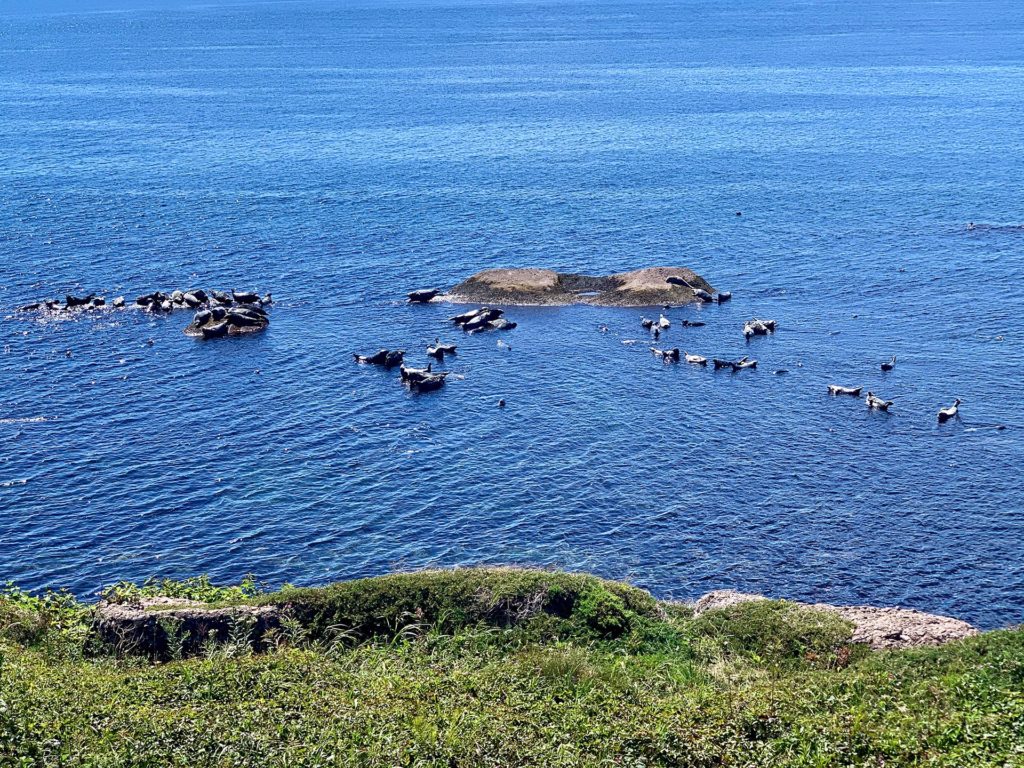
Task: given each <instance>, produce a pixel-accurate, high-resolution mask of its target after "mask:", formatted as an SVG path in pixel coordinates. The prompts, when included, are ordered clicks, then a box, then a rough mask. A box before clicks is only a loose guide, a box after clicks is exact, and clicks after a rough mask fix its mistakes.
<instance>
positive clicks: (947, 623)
mask: <svg viewBox="0 0 1024 768" xmlns="http://www.w3.org/2000/svg"><path fill="white" fill-rule="evenodd" d="M767 599H768V598H766V597H765V596H764V595H755V594H749V593H746V592H737V591H735V590H732V589H720V590H716V591H714V592H708V593H707V594H706V595H704V596H703V597H702V598H700V600H698V601H697V602H696V603H695V604H694V606H693V612H694V615H695V616H700V615H702V614H705V613H707V612H708V611H716V610H721V609H723V608H729V607H730V606H733V605H739V604H740V603H749V602H752V601H757V600H767ZM798 605H805V606H806V607H808V608H815V609H817V610H821V611H830V612H832V613H836V614H838V615H839V616H841V617H842V618H844V619H846V620H847V621H849V622H852V623H853V625H854V630H853V637H852V638H851V639H852V641H853V642H854V643H864V644H865V645H868V646H870V647H871V648H873V649H874V650H883V649H887V648H914V647H917V646H922V645H943V644H944V643H949V642H952V641H953V640H962V639H963V638H965V637H972V636H973V635H977V634H978V630H977V629H976V628H974V627H972V626H971V625H970V624H968V623H967V622H966V621H961V620H960V619H953V618H950V617H948V616H938V615H935V614H932V613H923V612H921V611H915V610H911V609H909V608H877V607H874V606H869V605H851V606H842V605H827V604H825V603H814V604H803V603H798Z"/></svg>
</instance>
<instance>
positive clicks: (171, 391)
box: [0, 0, 1024, 627]
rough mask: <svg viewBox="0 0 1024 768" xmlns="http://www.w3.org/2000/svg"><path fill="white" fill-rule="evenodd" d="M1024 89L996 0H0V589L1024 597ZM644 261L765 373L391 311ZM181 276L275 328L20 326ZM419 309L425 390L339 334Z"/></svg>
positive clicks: (572, 315) (689, 335) (931, 600)
mask: <svg viewBox="0 0 1024 768" xmlns="http://www.w3.org/2000/svg"><path fill="white" fill-rule="evenodd" d="M1022 93H1024V5H1021V4H1020V3H1018V2H1014V1H1013V0H983V1H982V2H966V1H964V2H956V1H948V2H906V1H905V0H866V1H865V2H860V3H848V2H842V1H840V0H821V1H820V2H806V0H769V1H768V2H745V1H743V0H741V1H740V2H734V3H718V2H711V1H710V0H679V1H676V2H668V1H667V0H652V1H651V2H622V1H621V0H603V1H599V2H588V3H578V2H543V1H541V2H491V1H487V0H416V1H410V2H359V1H358V0H357V1H356V2H326V1H323V0H310V1H300V2H259V3H257V2H232V3H223V2H217V1H216V0H214V1H213V2H204V3H194V2H192V3H185V2H177V3H176V2H173V0H165V1H164V2H160V0H145V1H143V0H138V1H137V2H129V0H103V2H100V1H99V0H94V1H93V2H75V3H71V2H61V1H59V0H44V1H43V2H36V1H35V0H33V2H31V3H30V2H27V1H26V2H21V0H13V1H12V0H5V2H3V3H0V317H2V320H0V343H2V350H0V580H2V579H12V580H14V581H16V582H18V583H20V584H22V585H24V586H27V587H31V588H42V587H45V586H52V587H69V588H71V589H73V590H74V591H76V592H77V593H79V594H81V595H85V596H88V595H92V594H95V592H96V591H97V590H98V589H99V588H100V587H101V585H103V584H106V583H110V582H112V581H115V580H118V579H143V578H146V577H147V576H151V575H168V576H185V575H192V574H195V573H199V572H208V573H210V574H211V575H212V576H214V577H215V578H216V579H221V580H227V579H238V578H239V577H241V576H242V575H243V574H245V573H247V572H252V573H254V574H256V575H257V576H258V577H260V578H262V579H265V580H267V581H268V582H270V583H272V584H276V583H280V582H282V581H290V582H293V583H321V582H324V581H327V580H333V579H343V578H350V577H355V576H362V575H370V574H379V573H383V572H388V571H391V570H395V569H404V568H413V567H421V566H450V565H456V564H466V563H519V564H534V565H550V566H558V567H563V568H574V569H585V570H589V571H593V572H597V573H600V574H603V575H607V576H610V577H614V578H623V579H629V580H631V581H633V582H634V583H636V584H638V585H640V586H643V587H646V588H649V589H651V590H653V591H654V592H655V593H656V594H658V595H660V596H665V597H676V598H691V597H694V596H697V595H699V594H701V593H703V592H704V591H707V590H708V589H711V588H716V587H726V586H728V587H736V588H739V589H744V590H754V591H761V592H765V593H768V594H771V595H776V596H786V597H791V598H797V599H814V600H827V601H833V602H852V603H857V602H869V603H874V604H902V605H907V606H913V607H918V608H921V609H926V610H932V611H939V612H945V613H949V614H953V615H957V616H961V617H963V618H966V619H968V620H971V621H973V622H977V623H979V624H980V625H982V626H986V627H994V626H1002V625H1005V624H1009V623H1014V622H1021V621H1024V554H1022V546H1021V545H1022V542H1024V479H1022V473H1021V467H1022V466H1024V417H1022V416H1021V413H1020V409H1021V407H1022V400H1024V399H1022V397H1021V395H1022V385H1021V381H1022V379H1024V357H1022V355H1021V350H1022V340H1024V331H1022V329H1021V323H1020V310H1021V306H1022V301H1024V210H1022V205H1024V191H1022V186H1021V179H1022V178H1024V153H1022V152H1021V148H1022V144H1024V100H1022V98H1021V94H1022ZM738 211H740V212H742V216H737V215H736V213H737V212H738ZM968 222H975V223H976V224H977V225H978V226H976V227H975V228H974V229H968V228H967V223H968ZM656 264H676V265H685V266H690V267H692V268H694V269H695V270H696V271H698V272H699V273H701V274H702V275H704V276H705V277H706V278H707V279H708V280H709V281H710V282H711V283H712V284H713V285H715V286H716V287H717V288H719V289H721V290H731V291H733V293H734V299H733V301H732V302H731V303H729V304H724V305H722V306H714V307H707V308H704V309H698V308H685V309H677V310H673V311H671V312H669V313H668V315H669V317H670V318H672V319H673V320H674V321H676V322H675V323H674V327H673V328H672V330H670V331H669V332H668V333H667V335H666V337H665V338H664V339H663V340H662V343H663V344H664V345H668V346H677V345H678V346H680V347H682V348H683V349H685V350H687V351H690V352H698V353H702V354H705V355H708V356H709V357H710V356H712V355H717V356H731V357H737V356H740V355H743V354H750V355H751V356H753V357H756V358H757V359H758V360H759V365H758V369H757V370H756V371H744V372H742V373H739V374H736V375H732V374H725V373H718V374H716V373H714V372H712V371H711V370H705V369H700V368H697V367H695V366H688V365H685V364H684V365H663V364H662V363H660V362H658V361H657V360H655V359H654V358H653V356H652V355H651V354H650V353H649V352H648V351H647V347H648V345H649V340H648V338H647V337H646V336H645V334H644V332H643V331H642V329H641V328H640V327H639V322H638V320H639V317H640V315H641V312H640V311H638V310H629V309H601V308H594V307H572V308H513V309H509V311H508V315H509V317H510V318H511V319H513V320H516V321H517V322H518V323H519V327H518V328H517V329H516V330H515V331H512V332H510V333H507V334H504V335H501V336H497V335H494V334H491V335H473V336H464V335H463V334H461V333H458V332H456V331H455V330H454V329H452V328H451V327H450V325H449V324H448V323H447V322H446V318H447V317H448V316H449V315H451V314H453V313H454V311H455V309H454V308H453V307H451V306H445V305H431V306H423V307H419V306H417V307H410V306H407V305H406V304H405V303H404V302H403V301H402V299H403V294H404V292H405V291H407V290H410V289H413V288H417V287H423V286H429V285H437V286H440V287H448V286H451V285H453V284H454V283H455V282H457V281H458V280H460V279H462V278H463V277H465V276H466V275H468V274H470V273H472V272H475V271H477V270H479V269H482V268H485V267H496V266H522V265H533V266H542V267H550V268H555V269H559V270H565V271H580V272H586V273H591V274H599V273H608V272H613V271H620V270H626V269H632V268H635V267H640V266H648V265H656ZM190 286H205V287H213V288H231V287H236V288H240V289H241V288H256V289H259V290H272V291H273V293H274V296H275V298H276V300H277V303H276V305H275V308H274V310H273V315H272V318H273V319H272V325H271V327H270V329H269V330H268V331H267V332H266V333H265V334H263V335H260V336H256V337H247V338H238V339H232V340H229V341H224V342H214V343H202V342H197V341H195V340H194V339H191V338H187V337H185V336H184V335H183V334H182V332H181V331H182V328H183V326H184V325H185V324H186V322H187V320H188V318H187V316H186V315H183V314H177V315H175V316H173V317H156V318H155V317H151V316H148V315H143V314H141V313H137V312H123V313H113V312H104V313H96V314H95V315H94V316H90V317H82V318H79V319H76V320H73V321H63V320H52V321H48V322H40V321H39V320H37V319H34V318H32V317H28V316H25V315H24V314H20V313H15V312H14V311H13V310H14V307H16V306H18V305H20V304H23V303H25V302H28V301H31V300H36V299H39V298H43V297H48V296H62V295H63V294H64V293H66V292H90V291H95V292H99V293H103V294H105V295H106V296H107V298H108V299H110V298H112V297H113V296H116V295H119V294H125V295H127V296H128V297H129V298H132V297H134V296H135V295H137V294H141V293H144V292H148V291H151V290H155V289H162V290H170V289H173V288H187V287H190ZM753 316H761V317H772V318H776V319H777V320H778V322H779V332H778V333H777V334H776V335H774V336H773V337H769V338H759V339H755V340H753V341H752V342H750V343H749V344H745V343H744V340H743V338H742V336H741V333H740V329H741V326H742V324H743V321H744V320H746V319H748V318H750V317H753ZM684 318H690V319H695V318H700V319H701V320H703V321H705V322H706V323H707V325H706V326H705V327H702V328H691V329H684V328H681V327H679V325H680V323H679V321H681V320H682V319H684ZM601 324H606V325H607V326H608V329H609V330H608V332H607V333H600V332H599V331H598V327H599V326H600V325H601ZM435 336H441V337H443V338H445V339H447V340H450V341H455V342H457V343H458V344H459V355H458V357H457V358H454V359H453V360H451V361H450V362H449V363H448V367H449V368H450V369H451V370H452V371H453V372H454V373H455V375H454V376H453V377H452V379H451V380H450V382H449V384H448V386H447V387H446V388H445V389H444V390H443V391H441V392H437V393H432V394H429V395H421V396H415V395H412V394H410V393H409V392H407V391H406V390H405V389H404V388H403V387H402V386H401V385H400V384H399V383H398V382H397V380H396V379H397V373H385V372H383V371H381V370H378V369H372V368H367V367H361V366H356V365H355V364H354V363H353V361H352V358H351V353H352V352H353V351H357V350H359V351H372V350H376V349H378V348H379V347H397V346H402V347H405V348H406V349H408V350H410V360H411V361H412V362H413V363H417V362H419V361H422V362H425V360H426V359H425V357H424V356H423V354H422V348H423V347H424V346H425V344H426V343H427V342H428V341H430V340H432V339H433V338H434V337H435ZM149 340H152V342H153V343H152V345H150V344H149V343H148V341H149ZM499 341H501V342H504V344H499ZM633 342H635V343H633ZM69 353H70V356H69ZM891 354H895V355H897V357H898V364H897V367H896V370H895V371H893V372H892V373H889V374H883V373H882V372H881V371H880V370H879V363H880V362H881V361H882V360H884V359H887V358H888V357H889V355H891ZM780 369H785V370H788V373H786V374H780V375H775V374H774V373H773V371H776V370H780ZM829 383H839V384H847V385H863V386H864V387H865V388H866V389H873V390H874V391H876V392H878V393H879V394H881V395H883V396H885V397H886V398H890V399H893V400H894V401H895V405H894V406H893V409H892V412H891V413H890V414H888V415H886V414H880V413H870V412H868V411H867V409H866V408H865V407H864V404H863V402H862V401H860V400H855V399H853V398H849V399H845V398H840V399H837V398H831V397H829V396H828V394H827V393H826V385H827V384H829ZM499 397H501V398H505V399H506V400H507V402H508V406H507V408H505V409H503V410H499V409H498V408H496V401H497V399H498V398H499ZM955 397H960V398H962V399H963V401H964V402H963V406H962V411H961V413H962V418H961V419H960V420H959V421H956V422H951V423H949V424H946V425H942V426H939V425H937V424H936V417H935V414H936V411H937V410H938V408H940V407H943V406H946V405H948V404H949V403H950V402H951V401H952V400H953V398H955ZM995 425H1006V427H1007V429H1005V430H996V429H994V428H993V427H994V426H995Z"/></svg>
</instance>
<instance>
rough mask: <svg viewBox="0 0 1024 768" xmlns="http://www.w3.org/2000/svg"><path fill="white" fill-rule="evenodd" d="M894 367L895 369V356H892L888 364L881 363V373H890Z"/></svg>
mask: <svg viewBox="0 0 1024 768" xmlns="http://www.w3.org/2000/svg"><path fill="white" fill-rule="evenodd" d="M895 367H896V355H893V356H892V360H890V361H889V362H888V363H882V370H883V371H891V370H892V369H893V368H895Z"/></svg>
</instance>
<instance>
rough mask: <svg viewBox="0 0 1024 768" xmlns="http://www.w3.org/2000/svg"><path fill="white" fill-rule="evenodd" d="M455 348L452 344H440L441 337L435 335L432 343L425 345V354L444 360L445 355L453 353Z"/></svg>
mask: <svg viewBox="0 0 1024 768" xmlns="http://www.w3.org/2000/svg"><path fill="white" fill-rule="evenodd" d="M456 349H457V347H456V346H455V345H454V344H442V343H441V339H439V338H437V337H435V338H434V343H433V344H432V345H431V346H428V347H427V354H428V355H429V356H430V357H432V358H434V359H435V360H444V356H445V355H454V354H455V350H456Z"/></svg>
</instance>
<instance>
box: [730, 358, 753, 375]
mask: <svg viewBox="0 0 1024 768" xmlns="http://www.w3.org/2000/svg"><path fill="white" fill-rule="evenodd" d="M744 368H757V360H751V359H749V358H747V357H741V358H740V359H739V360H737V361H736V362H735V363H733V364H732V371H733V373H735V372H736V371H742V370H743V369H744Z"/></svg>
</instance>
